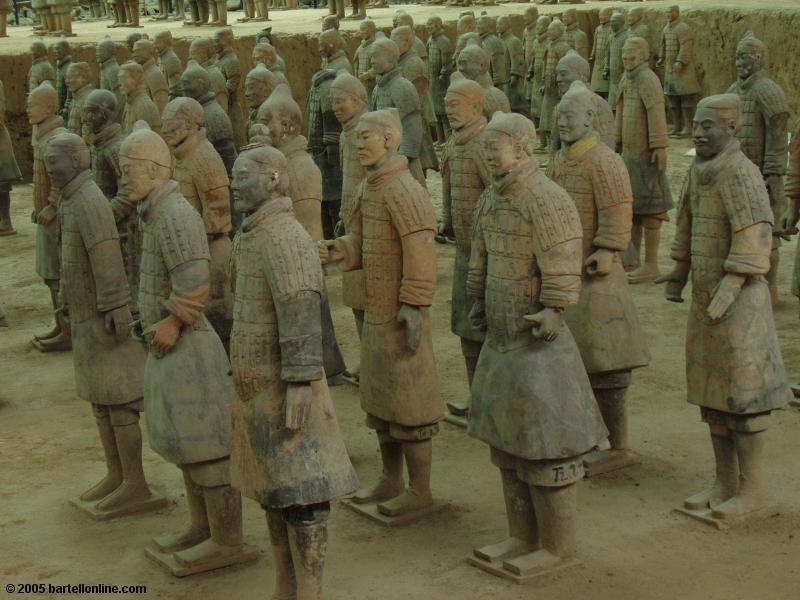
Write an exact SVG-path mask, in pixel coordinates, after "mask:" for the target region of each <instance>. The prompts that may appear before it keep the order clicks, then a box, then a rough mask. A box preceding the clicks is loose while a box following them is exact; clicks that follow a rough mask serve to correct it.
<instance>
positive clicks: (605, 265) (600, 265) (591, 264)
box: [583, 248, 616, 277]
mask: <svg viewBox="0 0 800 600" xmlns="http://www.w3.org/2000/svg"><path fill="white" fill-rule="evenodd" d="M615 254H616V252H614V251H613V250H609V249H607V248H598V249H597V250H595V251H594V252H593V253H592V254H591V255H589V258H587V259H586V262H584V263H583V265H584V266H585V267H586V274H587V275H590V276H592V277H603V276H605V275H608V274H609V273H611V267H612V266H613V265H614V255H615Z"/></svg>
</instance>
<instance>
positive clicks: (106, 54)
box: [94, 44, 114, 63]
mask: <svg viewBox="0 0 800 600" xmlns="http://www.w3.org/2000/svg"><path fill="white" fill-rule="evenodd" d="M113 55H114V48H113V46H110V45H109V44H98V45H97V49H95V51H94V56H95V58H96V59H97V62H99V63H104V62H106V61H107V60H108V59H109V58H111V57H112V56H113Z"/></svg>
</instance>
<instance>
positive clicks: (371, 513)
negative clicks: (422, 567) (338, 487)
mask: <svg viewBox="0 0 800 600" xmlns="http://www.w3.org/2000/svg"><path fill="white" fill-rule="evenodd" d="M342 504H343V505H344V506H346V507H347V508H349V509H350V510H352V511H353V512H354V513H357V514H359V515H361V516H362V517H366V518H368V519H369V520H370V521H373V522H374V523H378V524H379V525H383V526H384V527H402V526H403V525H409V524H411V523H415V522H417V521H419V520H420V519H424V518H425V517H428V516H430V515H432V514H435V513H437V512H439V511H441V510H442V509H443V508H444V507H445V506H446V504H440V503H439V502H436V501H434V503H433V504H432V505H430V506H428V507H426V508H423V509H421V510H416V511H414V512H410V513H406V514H404V515H400V516H398V517H390V516H388V515H384V514H383V513H381V512H380V511H378V503H377V502H370V503H368V504H356V503H355V502H353V501H352V500H342Z"/></svg>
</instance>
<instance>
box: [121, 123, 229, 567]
mask: <svg viewBox="0 0 800 600" xmlns="http://www.w3.org/2000/svg"><path fill="white" fill-rule="evenodd" d="M120 166H121V168H122V179H121V181H120V184H121V185H122V187H123V188H124V189H125V193H126V194H127V196H128V199H129V200H130V201H131V202H134V203H136V204H137V205H138V209H137V210H138V213H139V217H140V224H141V227H142V233H143V239H142V263H141V280H140V283H139V311H140V322H137V323H135V324H134V330H135V331H136V332H137V335H139V336H140V337H142V338H143V339H144V342H145V343H146V344H147V346H148V347H149V351H148V353H147V363H146V366H145V371H144V373H145V378H144V406H145V417H146V419H147V431H148V434H149V438H150V447H151V448H152V449H153V450H154V451H155V452H156V453H157V454H159V455H160V456H161V457H162V458H163V459H164V460H166V461H167V462H170V463H173V464H175V465H177V466H178V467H179V468H180V469H181V471H183V480H184V484H185V486H186V500H187V502H188V504H189V514H190V519H191V521H190V525H189V528H188V529H187V530H186V531H183V532H180V533H175V534H168V535H163V536H161V537H157V538H155V539H154V540H153V542H154V544H155V550H154V551H151V552H152V555H153V556H154V557H159V556H161V557H163V555H172V559H173V560H174V561H175V562H176V563H177V564H178V565H179V566H180V567H183V568H189V569H192V570H193V572H201V571H205V570H208V569H210V568H219V567H222V566H225V565H228V564H234V563H236V562H240V560H241V555H242V553H243V540H242V507H241V497H240V495H239V492H237V491H236V490H234V489H233V488H231V486H230V461H229V456H230V451H231V450H230V449H231V401H232V397H233V384H232V382H231V380H230V378H229V377H228V376H227V374H228V372H229V370H230V364H229V363H228V357H227V356H226V355H225V348H224V347H223V346H222V342H221V341H220V339H219V337H218V336H217V334H216V333H215V332H214V329H213V328H212V327H211V325H210V324H209V322H208V320H207V319H206V316H205V314H204V312H205V310H206V307H207V305H208V296H209V288H210V285H211V281H210V276H209V268H208V263H209V260H210V254H209V250H208V243H207V241H206V232H205V228H204V227H203V219H202V217H201V215H200V214H199V213H198V212H197V211H196V210H195V209H194V208H193V207H192V206H191V205H190V204H189V203H188V202H187V201H186V199H185V198H184V197H183V196H182V195H181V192H180V186H179V184H178V183H177V182H175V181H171V180H170V177H171V172H172V157H171V156H170V152H169V148H167V144H166V143H165V142H164V140H162V139H161V138H160V137H159V136H158V134H156V133H154V132H152V131H149V130H148V129H147V128H146V125H144V124H143V127H142V128H141V129H139V128H137V129H136V130H135V131H134V132H133V133H132V134H131V135H129V136H128V137H127V138H126V139H125V141H124V142H123V143H122V147H121V148H120ZM156 559H157V560H158V558H156ZM160 562H162V563H163V561H160Z"/></svg>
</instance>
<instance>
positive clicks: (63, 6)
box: [47, 0, 75, 37]
mask: <svg viewBox="0 0 800 600" xmlns="http://www.w3.org/2000/svg"><path fill="white" fill-rule="evenodd" d="M47 5H48V7H50V11H51V13H52V15H53V20H54V25H55V29H53V30H51V33H53V34H55V35H60V36H63V37H75V34H74V33H72V2H71V1H70V0H47Z"/></svg>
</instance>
